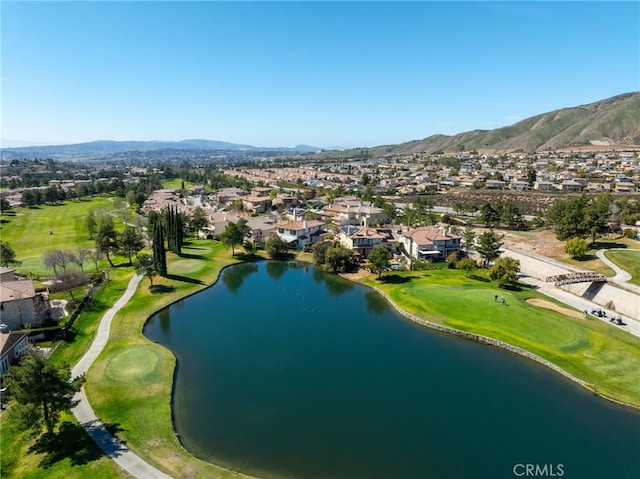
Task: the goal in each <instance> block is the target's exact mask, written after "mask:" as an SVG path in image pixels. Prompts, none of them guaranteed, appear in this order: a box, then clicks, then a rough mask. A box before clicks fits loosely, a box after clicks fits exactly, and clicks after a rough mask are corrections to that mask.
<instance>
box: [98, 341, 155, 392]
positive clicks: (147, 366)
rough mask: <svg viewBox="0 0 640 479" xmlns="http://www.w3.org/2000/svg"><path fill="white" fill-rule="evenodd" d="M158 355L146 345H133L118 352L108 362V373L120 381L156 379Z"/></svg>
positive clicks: (108, 375)
mask: <svg viewBox="0 0 640 479" xmlns="http://www.w3.org/2000/svg"><path fill="white" fill-rule="evenodd" d="M158 361H159V358H158V355H157V354H156V352H155V351H153V350H151V349H149V348H148V347H146V346H131V347H129V348H127V349H126V350H124V351H120V352H118V353H117V354H116V355H115V356H113V357H112V358H111V360H110V361H109V363H108V364H107V370H106V375H107V377H109V378H110V379H112V380H114V381H118V382H136V383H139V382H150V381H152V380H155V376H156V369H157V366H158Z"/></svg>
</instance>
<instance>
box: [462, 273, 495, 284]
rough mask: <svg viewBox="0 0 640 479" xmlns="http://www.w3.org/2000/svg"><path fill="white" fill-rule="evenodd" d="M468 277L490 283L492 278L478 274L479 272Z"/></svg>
mask: <svg viewBox="0 0 640 479" xmlns="http://www.w3.org/2000/svg"><path fill="white" fill-rule="evenodd" d="M467 278H469V279H472V280H474V281H480V282H481V283H490V282H491V280H490V279H489V278H485V277H483V276H478V275H477V274H470V275H469V276H467Z"/></svg>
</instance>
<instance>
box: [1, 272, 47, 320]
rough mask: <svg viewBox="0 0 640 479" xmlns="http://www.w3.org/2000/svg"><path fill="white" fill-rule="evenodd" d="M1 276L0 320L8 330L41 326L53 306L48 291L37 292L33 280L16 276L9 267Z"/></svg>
mask: <svg viewBox="0 0 640 479" xmlns="http://www.w3.org/2000/svg"><path fill="white" fill-rule="evenodd" d="M0 278H1V281H0V320H1V321H2V324H4V325H6V326H5V327H6V328H7V329H8V330H15V329H22V328H24V327H25V326H27V325H30V326H40V325H41V324H42V323H44V321H45V320H46V319H48V317H49V311H50V309H51V306H50V304H49V296H48V294H47V293H46V292H36V291H35V289H34V286H33V281H31V280H30V279H18V278H16V277H15V274H14V273H13V271H12V270H9V269H8V268H3V271H2V272H1V274H0Z"/></svg>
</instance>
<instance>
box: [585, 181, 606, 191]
mask: <svg viewBox="0 0 640 479" xmlns="http://www.w3.org/2000/svg"><path fill="white" fill-rule="evenodd" d="M587 191H588V192H590V193H611V184H609V183H591V182H589V184H588V185H587Z"/></svg>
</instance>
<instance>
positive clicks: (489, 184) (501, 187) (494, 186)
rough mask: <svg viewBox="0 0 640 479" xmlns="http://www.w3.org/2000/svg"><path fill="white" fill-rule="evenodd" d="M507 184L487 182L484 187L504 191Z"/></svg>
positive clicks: (500, 181) (499, 181) (497, 181)
mask: <svg viewBox="0 0 640 479" xmlns="http://www.w3.org/2000/svg"><path fill="white" fill-rule="evenodd" d="M505 185H506V183H505V182H504V181H502V180H487V181H486V182H485V183H484V187H485V188H486V189H487V190H504V186H505Z"/></svg>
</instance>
